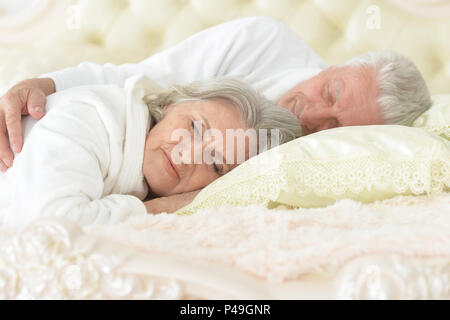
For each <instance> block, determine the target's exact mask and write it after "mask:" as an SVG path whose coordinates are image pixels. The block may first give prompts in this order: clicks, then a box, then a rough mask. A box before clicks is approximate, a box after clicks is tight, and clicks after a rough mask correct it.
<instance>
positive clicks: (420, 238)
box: [84, 193, 450, 283]
mask: <svg viewBox="0 0 450 320" xmlns="http://www.w3.org/2000/svg"><path fill="white" fill-rule="evenodd" d="M84 231H85V232H87V233H88V234H95V235H96V236H99V237H101V238H104V239H105V241H109V242H112V243H120V244H122V245H124V246H128V247H132V248H133V249H136V250H139V251H141V252H147V253H161V254H171V255H177V256H182V257H186V258H189V259H192V260H196V259H197V260H205V261H210V262H215V263H219V264H224V265H228V266H233V267H235V268H237V269H239V270H241V271H244V272H245V273H248V274H251V275H253V276H255V277H258V278H261V279H265V280H267V281H269V282H275V283H280V282H284V281H289V280H298V279H302V277H305V276H310V275H312V274H314V276H320V277H328V276H333V274H334V273H335V271H337V270H338V269H339V268H340V267H341V266H343V265H344V264H345V263H346V262H347V261H349V260H351V259H353V258H356V257H360V256H363V255H369V254H398V255H403V256H408V257H418V258H424V259H427V258H450V193H442V194H437V195H429V196H398V197H395V198H392V199H388V200H384V201H378V202H375V203H372V204H362V203H359V202H356V201H353V200H341V201H338V202H336V203H335V204H334V205H331V206H328V207H326V208H315V209H302V208H300V209H295V210H290V209H288V208H285V207H278V208H277V209H272V210H269V209H267V208H265V207H262V206H247V207H228V208H227V207H223V208H221V209H218V210H217V209H204V210H201V211H199V212H198V213H196V214H193V215H190V216H178V215H174V214H166V213H163V214H159V215H147V216H139V217H137V216H136V217H132V218H130V219H128V220H127V221H125V222H123V223H120V224H116V225H112V226H87V227H85V228H84Z"/></svg>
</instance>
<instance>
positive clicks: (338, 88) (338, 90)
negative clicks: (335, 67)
mask: <svg viewBox="0 0 450 320" xmlns="http://www.w3.org/2000/svg"><path fill="white" fill-rule="evenodd" d="M333 82H335V83H336V84H335V90H336V92H335V94H336V101H338V100H339V97H340V96H341V93H342V91H343V90H344V88H345V82H344V80H342V79H336V78H335V79H334V80H333Z"/></svg>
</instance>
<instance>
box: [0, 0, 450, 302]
mask: <svg viewBox="0 0 450 320" xmlns="http://www.w3.org/2000/svg"><path fill="white" fill-rule="evenodd" d="M0 5H3V7H2V8H3V9H4V10H3V16H1V18H0V58H1V61H3V63H2V64H1V69H0V89H1V92H2V93H3V92H5V91H6V90H7V89H8V87H9V86H11V85H12V84H14V83H15V82H17V81H20V80H22V79H24V78H28V77H33V76H37V75H39V74H42V73H46V72H49V71H53V70H57V69H61V68H63V67H66V66H71V65H75V64H77V63H79V62H82V61H93V62H97V63H103V62H113V63H115V64H120V63H125V62H137V61H140V60H142V59H144V58H145V57H147V56H149V55H151V54H152V53H155V52H158V51H160V50H162V49H164V48H167V47H168V46H170V45H172V44H175V43H177V42H178V41H180V40H182V39H184V38H186V37H187V36H189V35H191V34H193V33H195V32H197V31H200V30H202V29H204V28H206V27H208V26H212V25H215V24H218V23H220V22H224V21H227V20H231V19H234V18H238V17H243V16H250V15H267V16H271V17H274V18H277V19H280V20H281V21H283V22H285V23H287V24H288V25H289V26H291V27H292V28H293V29H294V30H295V31H296V32H298V33H299V34H300V35H301V36H302V37H303V38H304V39H305V40H306V41H308V43H310V45H311V46H312V47H313V48H314V49H315V50H316V51H317V52H318V53H319V54H320V55H321V56H322V57H323V58H324V59H325V60H326V61H327V62H329V63H330V64H333V63H338V62H341V61H344V60H345V59H347V58H349V57H351V56H354V55H357V54H359V53H362V52H365V51H367V50H370V49H381V48H392V49H394V50H397V51H399V52H400V53H403V54H406V55H408V56H409V57H410V58H412V59H413V60H414V61H415V62H416V63H417V65H418V67H419V69H420V70H421V72H422V73H423V74H424V77H425V79H426V81H427V83H428V85H429V88H430V91H431V93H432V94H433V95H434V96H437V95H443V94H449V93H450V39H449V38H448V35H447V30H449V29H450V3H449V2H448V1H443V0H442V1H439V0H438V1H433V2H425V1H419V0H415V1H398V0H385V1H353V0H346V1H339V2H337V1H318V0H302V1H290V0H283V1H275V0H266V1H250V2H249V1H238V0H236V1H220V0H214V1H211V0H209V1H183V2H181V1H175V0H173V1H166V0H164V1H162V0H161V1H156V0H155V1H141V0H134V1H122V0H98V1H95V2H94V1H86V0H79V1H69V0H64V1H61V0H58V1H56V0H46V1H45V0H41V1H34V2H31V4H30V2H28V5H27V6H25V7H24V8H20V6H19V8H11V7H8V6H6V5H4V4H3V3H2V2H0ZM144 13H145V14H144ZM168 18H170V19H168ZM168 20H170V21H171V22H170V23H169V24H168V25H166V21H168ZM311 29H313V30H315V31H314V32H311V31H310V30H311ZM430 33H432V34H433V35H434V36H433V37H430V36H429V34H430ZM129 34H133V35H134V36H133V37H129V36H128V35H129ZM148 39H150V41H149V40H148ZM130 48H133V50H131V49H130ZM448 128H449V127H448V124H447V127H445V126H444V127H443V129H442V130H441V129H439V130H441V131H439V130H438V131H437V132H434V133H436V134H438V135H441V136H444V139H445V137H446V135H449V137H450V131H449V129H448ZM431 131H433V130H431ZM445 168H446V169H441V171H442V172H443V171H445V170H447V171H446V172H447V173H444V174H443V175H442V176H443V177H444V179H450V178H449V177H450V173H448V170H449V168H450V167H445ZM443 185H444V186H445V185H447V188H445V187H444V188H441V189H440V190H437V191H436V192H432V193H425V194H420V192H417V195H411V194H404V195H397V196H395V197H389V198H388V199H383V200H377V201H369V202H361V201H357V200H355V199H350V198H347V199H346V198H344V199H339V200H338V201H335V202H334V203H332V204H330V205H328V206H324V207H311V208H307V207H303V208H291V207H289V206H287V205H279V206H277V207H276V208H271V209H268V208H267V207H266V206H263V205H258V204H251V205H238V206H228V207H227V206H225V207H220V208H212V207H211V208H208V207H205V208H203V207H202V208H197V209H196V211H195V214H191V215H184V216H183V215H173V214H160V215H149V216H147V217H137V218H132V219H130V220H127V221H125V222H123V223H120V224H117V225H111V226H89V227H80V226H78V225H76V224H74V223H71V222H69V221H67V220H62V219H41V220H37V221H35V222H34V223H32V224H31V225H29V226H28V227H27V228H25V229H24V230H21V231H20V232H17V231H16V230H12V229H7V228H1V230H0V299H29V298H33V299H449V298H450V193H449V190H448V188H449V187H450V180H446V181H443ZM1 197H6V195H5V194H2V195H0V203H1Z"/></svg>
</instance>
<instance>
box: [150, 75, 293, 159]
mask: <svg viewBox="0 0 450 320" xmlns="http://www.w3.org/2000/svg"><path fill="white" fill-rule="evenodd" d="M214 99H224V100H226V101H229V102H231V103H232V104H233V105H234V106H235V107H237V109H238V110H239V112H240V114H241V115H242V118H243V120H244V122H245V124H246V126H247V129H255V130H256V131H257V132H259V130H260V129H266V132H267V139H265V140H266V145H265V146H264V150H267V149H270V148H271V147H274V146H276V145H278V144H283V143H285V142H288V141H290V140H293V139H296V138H298V137H300V136H301V135H302V129H301V126H300V123H299V120H298V119H297V117H296V116H295V115H294V114H292V113H291V112H290V111H288V110H286V109H283V108H281V107H279V106H277V105H276V104H275V103H274V102H271V101H269V100H267V99H266V98H264V97H263V96H262V95H261V94H259V93H258V92H257V91H255V90H254V89H252V88H251V87H250V86H249V85H247V84H246V83H244V82H242V81H239V80H236V79H232V78H216V79H211V80H204V81H197V82H192V83H189V84H187V85H173V86H172V87H171V88H170V89H169V90H167V91H163V92H160V93H158V94H149V95H147V96H145V97H144V101H145V102H146V103H147V105H148V106H149V111H150V116H151V117H152V118H153V122H158V121H159V120H161V119H162V118H163V116H164V111H163V108H164V107H165V106H168V105H177V104H181V103H184V102H189V101H204V100H214ZM271 130H278V132H279V136H278V137H279V139H278V141H271V140H272V137H271ZM262 132H264V131H262ZM271 142H275V143H274V144H273V145H272V144H271ZM261 151H263V150H258V152H261Z"/></svg>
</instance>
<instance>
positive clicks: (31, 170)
mask: <svg viewBox="0 0 450 320" xmlns="http://www.w3.org/2000/svg"><path fill="white" fill-rule="evenodd" d="M73 109H76V110H77V112H76V113H75V112H73V111H70V110H73ZM108 139H109V136H108V134H107V132H106V131H105V129H104V128H103V125H102V121H101V119H100V118H99V116H98V114H97V112H96V111H95V107H93V106H92V105H89V104H86V103H82V102H75V101H73V102H70V103H69V104H61V105H59V106H57V109H56V108H55V110H52V112H51V113H49V114H48V115H47V116H46V117H45V118H44V119H42V120H41V121H40V122H39V123H37V124H36V125H35V127H34V128H33V130H32V131H31V133H30V135H29V141H27V144H26V145H25V148H24V150H23V152H22V153H21V154H20V156H19V157H18V158H17V160H16V163H15V164H14V166H13V168H12V170H11V172H10V174H12V179H13V181H14V185H15V187H14V188H15V189H14V195H15V197H14V201H13V203H14V204H13V205H14V209H13V210H11V213H10V214H9V215H8V218H7V220H10V222H12V224H15V225H17V224H19V225H22V224H24V223H26V222H28V221H30V220H31V219H34V218H36V217H38V216H53V217H55V216H56V217H58V216H59V217H65V218H69V219H71V220H74V221H76V222H78V223H80V224H95V223H110V222H116V221H120V220H122V219H124V218H125V217H127V216H129V215H136V214H146V209H145V206H144V204H143V202H142V201H141V200H139V199H138V198H136V197H134V196H130V195H121V194H104V192H105V191H104V189H105V188H106V187H107V186H105V184H104V181H103V179H104V177H106V176H108V174H109V166H110V151H109V143H110V141H108Z"/></svg>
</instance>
